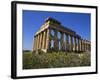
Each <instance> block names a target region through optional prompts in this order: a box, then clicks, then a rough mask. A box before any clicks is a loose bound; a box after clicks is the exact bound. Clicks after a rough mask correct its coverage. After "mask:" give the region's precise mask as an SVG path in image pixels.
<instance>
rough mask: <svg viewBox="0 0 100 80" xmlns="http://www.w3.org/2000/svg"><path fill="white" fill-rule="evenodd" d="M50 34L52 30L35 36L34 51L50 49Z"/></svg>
mask: <svg viewBox="0 0 100 80" xmlns="http://www.w3.org/2000/svg"><path fill="white" fill-rule="evenodd" d="M49 34H50V29H46V30H45V31H43V32H41V33H39V34H37V35H35V36H34V46H33V50H37V49H48V47H49Z"/></svg>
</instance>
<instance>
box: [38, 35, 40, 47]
mask: <svg viewBox="0 0 100 80" xmlns="http://www.w3.org/2000/svg"><path fill="white" fill-rule="evenodd" d="M39 48H40V34H38V49H39Z"/></svg>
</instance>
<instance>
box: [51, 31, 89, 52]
mask: <svg viewBox="0 0 100 80" xmlns="http://www.w3.org/2000/svg"><path fill="white" fill-rule="evenodd" d="M60 33H61V37H60V39H58V31H57V30H54V36H53V35H51V34H50V35H51V36H52V38H51V39H50V41H51V40H54V47H53V50H56V51H58V50H61V51H90V42H89V41H87V40H83V39H81V38H79V37H76V35H74V36H72V35H70V34H66V33H63V32H60ZM64 34H65V35H66V41H64V37H65V36H64ZM59 43H60V45H59Z"/></svg>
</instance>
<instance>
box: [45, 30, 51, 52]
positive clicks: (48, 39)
mask: <svg viewBox="0 0 100 80" xmlns="http://www.w3.org/2000/svg"><path fill="white" fill-rule="evenodd" d="M50 31H51V30H50V28H48V29H47V34H46V49H47V50H49V49H50V46H51V42H50Z"/></svg>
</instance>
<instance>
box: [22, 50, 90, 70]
mask: <svg viewBox="0 0 100 80" xmlns="http://www.w3.org/2000/svg"><path fill="white" fill-rule="evenodd" d="M90 60H91V59H90V53H87V52H84V53H67V54H66V53H64V52H52V53H41V54H35V53H34V54H32V52H31V51H26V52H25V51H24V52H23V69H38V68H57V67H78V66H81V67H82V66H90V65H91V61H90Z"/></svg>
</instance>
